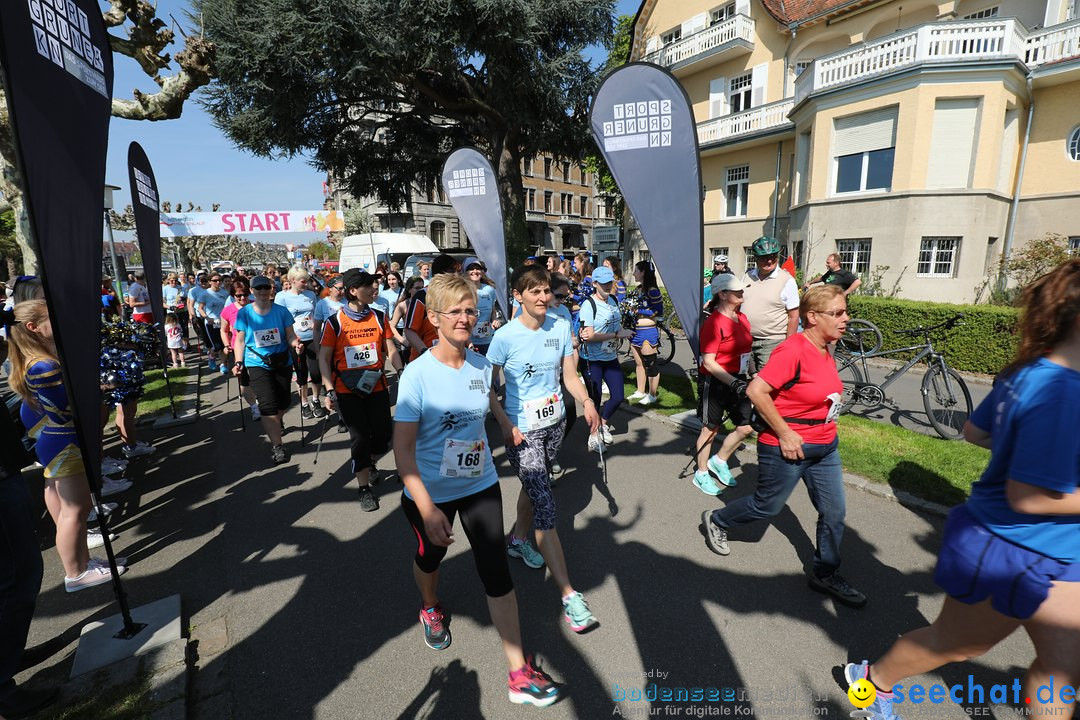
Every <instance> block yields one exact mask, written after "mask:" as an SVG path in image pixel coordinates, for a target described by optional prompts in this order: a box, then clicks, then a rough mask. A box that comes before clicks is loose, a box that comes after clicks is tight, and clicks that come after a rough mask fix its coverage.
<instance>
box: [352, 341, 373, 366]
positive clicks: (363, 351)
mask: <svg viewBox="0 0 1080 720" xmlns="http://www.w3.org/2000/svg"><path fill="white" fill-rule="evenodd" d="M378 360H379V355H378V353H377V352H376V348H375V343H366V344H364V345H349V346H348V347H347V348H345V364H346V365H347V366H348V368H349V369H350V370H355V369H357V368H363V367H368V366H369V365H374V364H375V363H376V362H378Z"/></svg>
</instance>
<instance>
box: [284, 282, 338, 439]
mask: <svg viewBox="0 0 1080 720" xmlns="http://www.w3.org/2000/svg"><path fill="white" fill-rule="evenodd" d="M286 277H287V279H288V281H289V289H288V290H282V291H281V292H279V293H278V294H277V295H275V296H274V304H275V305H280V306H281V307H283V308H286V309H288V311H289V312H290V313H292V316H293V332H294V333H296V337H297V338H298V339H299V340H300V342H301V343H302V344H303V347H302V348H301V349H300V352H299V354H298V355H297V363H296V390H297V393H298V394H299V395H300V414H301V415H302V416H303V417H304V419H306V420H312V419H315V418H321V417H326V410H325V409H324V408H323V406H322V403H321V402H320V401H319V392H320V390H322V373H321V372H320V371H319V343H318V341H317V340H316V338H315V305H316V304H317V303H318V298H316V297H315V293H313V292H311V291H310V290H308V289H307V287H308V283H309V282H311V275H310V274H308V271H307V270H305V269H304V268H303V267H301V266H300V265H295V266H293V268H292V269H291V270H289V274H288V275H287V276H286ZM320 330H321V328H320ZM319 339H321V338H319ZM309 377H310V380H311V382H310V388H309V383H308V379H309ZM309 390H310V395H311V403H308V395H309Z"/></svg>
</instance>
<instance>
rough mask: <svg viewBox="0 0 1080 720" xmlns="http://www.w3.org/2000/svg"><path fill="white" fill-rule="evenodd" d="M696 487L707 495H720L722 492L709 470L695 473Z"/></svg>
mask: <svg viewBox="0 0 1080 720" xmlns="http://www.w3.org/2000/svg"><path fill="white" fill-rule="evenodd" d="M694 485H696V486H697V489H698V490H700V491H701V492H703V493H705V494H706V495H719V494H720V492H721V490H720V488H719V486H717V484H716V483H715V482H713V479H712V475H710V474H709V471H708V470H706V471H704V472H702V471H701V470H698V471H697V472H695V473H694Z"/></svg>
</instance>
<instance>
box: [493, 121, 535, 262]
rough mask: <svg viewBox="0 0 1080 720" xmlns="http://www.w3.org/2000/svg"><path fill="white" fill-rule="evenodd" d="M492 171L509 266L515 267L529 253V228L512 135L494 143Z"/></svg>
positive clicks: (518, 157) (516, 150)
mask: <svg viewBox="0 0 1080 720" xmlns="http://www.w3.org/2000/svg"><path fill="white" fill-rule="evenodd" d="M494 148H495V161H496V167H495V173H496V175H497V177H496V182H497V183H498V185H499V201H500V202H501V203H502V211H503V233H504V234H505V236H506V261H507V265H508V268H507V269H511V268H516V267H518V266H519V265H521V263H522V262H524V261H525V258H526V257H527V256H528V254H529V229H528V227H527V226H526V224H525V192H524V190H523V189H522V186H521V153H520V151H519V150H518V148H517V147H516V145H515V143H514V142H513V140H512V137H509V134H508V136H507V137H504V138H500V141H499V142H497V143H495V144H494Z"/></svg>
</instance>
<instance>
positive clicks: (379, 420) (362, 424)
mask: <svg viewBox="0 0 1080 720" xmlns="http://www.w3.org/2000/svg"><path fill="white" fill-rule="evenodd" d="M337 403H338V410H339V411H340V413H341V420H342V422H344V423H345V427H347V428H348V429H349V438H350V439H351V440H352V471H353V473H355V472H357V471H358V470H363V469H364V468H366V467H372V466H373V465H374V464H375V458H376V456H382V455H385V454H386V453H387V451H388V450H390V438H391V436H392V434H393V424H392V421H391V420H390V393H389V392H387V391H386V390H380V391H379V392H373V393H371V394H370V395H356V394H354V393H348V392H339V393H338V394H337Z"/></svg>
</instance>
